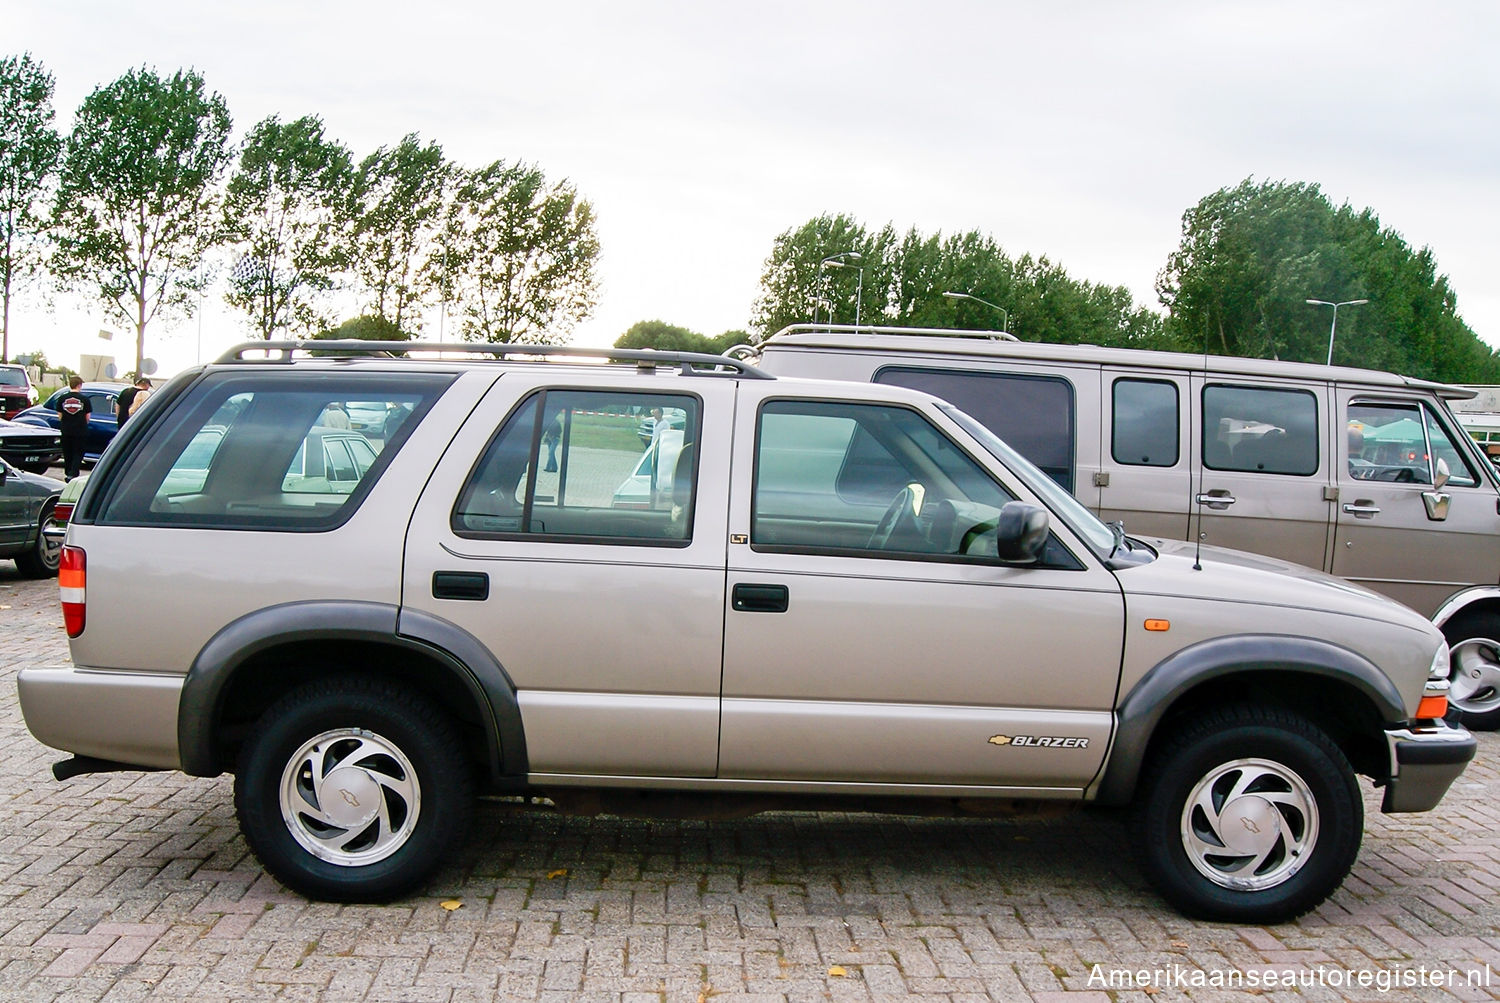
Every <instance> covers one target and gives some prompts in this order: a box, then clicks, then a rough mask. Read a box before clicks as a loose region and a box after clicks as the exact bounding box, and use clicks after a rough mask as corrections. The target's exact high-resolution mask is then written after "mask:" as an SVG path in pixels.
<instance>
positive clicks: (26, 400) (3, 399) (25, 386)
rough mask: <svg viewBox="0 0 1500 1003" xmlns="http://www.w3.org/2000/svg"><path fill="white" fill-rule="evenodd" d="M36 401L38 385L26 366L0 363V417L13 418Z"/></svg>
mask: <svg viewBox="0 0 1500 1003" xmlns="http://www.w3.org/2000/svg"><path fill="white" fill-rule="evenodd" d="M35 403H36V387H34V386H32V385H31V376H30V375H29V374H28V373H27V372H26V367H25V366H16V365H10V364H8V363H7V364H5V365H0V418H12V417H14V416H15V415H16V414H17V413H18V412H20V411H22V410H24V409H25V408H28V407H31V405H33V404H35Z"/></svg>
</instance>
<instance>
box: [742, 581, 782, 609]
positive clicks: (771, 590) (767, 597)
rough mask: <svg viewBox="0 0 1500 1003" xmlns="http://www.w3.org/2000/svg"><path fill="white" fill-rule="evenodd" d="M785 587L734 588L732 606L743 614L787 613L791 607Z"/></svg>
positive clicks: (753, 586) (745, 585) (756, 586)
mask: <svg viewBox="0 0 1500 1003" xmlns="http://www.w3.org/2000/svg"><path fill="white" fill-rule="evenodd" d="M789 598H790V597H789V594H788V592H787V588H786V586H785V585H747V584H741V585H736V586H735V587H734V592H733V593H732V595H731V599H730V605H732V606H733V607H734V608H735V609H736V610H738V611H739V612H741V613H785V612H786V611H787V606H788V605H789Z"/></svg>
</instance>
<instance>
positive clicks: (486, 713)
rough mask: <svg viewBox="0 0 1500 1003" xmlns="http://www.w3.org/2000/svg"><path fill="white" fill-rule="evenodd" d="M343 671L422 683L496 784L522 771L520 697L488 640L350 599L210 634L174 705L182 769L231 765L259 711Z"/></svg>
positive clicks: (246, 620) (277, 610)
mask: <svg viewBox="0 0 1500 1003" xmlns="http://www.w3.org/2000/svg"><path fill="white" fill-rule="evenodd" d="M340 673H343V674H355V675H359V674H373V675H378V676H381V677H384V678H388V679H392V680H394V681H396V682H399V683H402V684H404V685H408V686H412V687H414V688H416V689H418V690H420V691H421V692H423V693H425V694H426V695H427V696H428V697H430V698H431V699H433V700H434V701H435V702H436V703H437V704H438V705H439V706H440V707H441V708H443V709H444V710H445V711H447V712H448V713H450V714H452V715H453V717H454V718H455V720H456V721H457V722H458V724H459V726H460V731H461V733H462V734H463V737H464V740H465V747H466V749H467V750H468V753H469V755H470V757H471V758H472V759H473V760H474V761H475V762H476V764H479V765H480V766H481V768H482V770H483V772H484V773H487V774H488V776H489V778H490V782H491V786H493V787H495V788H498V789H503V788H507V787H513V786H517V785H518V784H519V783H521V782H522V781H523V780H524V777H525V775H526V771H527V761H526V743H525V736H524V733H523V730H522V726H521V713H520V704H519V702H518V701H517V699H516V691H515V686H514V684H513V683H512V682H511V680H510V677H509V675H508V674H507V673H506V671H505V668H504V666H502V665H501V664H500V662H499V661H498V660H496V659H495V657H494V656H493V655H492V654H491V653H490V652H489V651H488V649H486V648H485V647H484V646H483V645H482V644H480V643H479V642H478V641H476V640H475V639H474V638H473V637H472V636H471V635H469V634H468V633H467V632H465V631H463V630H461V629H460V628H458V627H456V626H454V625H453V624H451V623H448V622H447V621H445V620H442V619H440V618H438V617H434V616H428V615H425V614H413V613H409V612H408V613H402V612H401V611H400V610H398V608H397V607H395V606H392V605H387V604H383V603H367V602H353V601H314V602H296V603H286V604H282V605H279V606H271V607H268V608H265V609H261V610H257V611H255V612H254V613H250V614H248V615H246V616H244V617H241V618H240V619H238V620H235V621H233V622H232V623H230V624H228V625H226V626H225V627H224V628H223V629H221V630H220V631H219V632H218V633H217V634H215V635H214V636H213V637H212V638H210V639H209V642H208V643H207V644H206V645H204V647H203V649H202V651H200V652H199V653H198V657H197V658H196V659H194V661H193V665H192V667H191V668H190V669H189V671H188V674H187V678H186V679H185V680H184V683H183V689H182V697H181V700H180V702H179V705H178V716H177V733H178V734H177V739H178V748H179V751H180V756H181V760H182V768H183V771H184V772H186V773H188V774H191V775H193V776H217V775H218V774H220V773H223V772H225V771H226V770H227V769H229V768H230V767H231V766H232V765H233V763H234V758H235V755H236V753H237V750H238V748H239V745H240V744H241V742H242V741H243V738H244V735H245V734H246V732H247V730H248V729H249V728H250V727H251V726H252V725H253V723H254V721H255V720H256V718H257V717H258V716H259V714H260V713H261V712H263V711H264V710H265V709H266V708H268V707H270V706H271V705H272V704H273V703H275V702H276V700H278V699H279V698H280V697H281V696H282V695H284V694H285V693H287V692H288V691H289V690H291V689H293V688H295V687H297V686H299V685H301V684H303V683H305V682H307V681H309V680H311V679H314V678H317V677H319V676H320V675H334V674H340Z"/></svg>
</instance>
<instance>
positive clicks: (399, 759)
mask: <svg viewBox="0 0 1500 1003" xmlns="http://www.w3.org/2000/svg"><path fill="white" fill-rule="evenodd" d="M314 761H317V762H318V763H320V764H321V765H320V768H319V770H314V769H313V762H314ZM315 773H318V774H319V775H320V776H321V778H322V779H321V784H320V781H319V780H317V779H315V777H314V774H315ZM319 786H323V787H325V788H328V787H331V788H332V790H333V791H336V792H337V793H338V795H339V799H338V800H337V801H336V800H334V799H333V798H332V797H331V796H325V797H324V798H323V801H324V802H326V803H325V804H321V805H320V804H319V800H318V797H317V795H318V793H319V791H318V790H317V788H318V787H319ZM284 788H285V790H284ZM322 793H324V794H325V795H331V793H332V791H329V790H326V789H325V790H324V791H322ZM284 795H285V797H286V799H287V800H286V802H285V803H286V804H287V805H289V807H287V808H285V809H284V808H283V804H284V802H283V796H284ZM367 795H368V796H367ZM234 803H235V810H236V812H237V813H238V815H239V820H240V829H241V831H243V832H244V834H245V839H246V841H247V842H248V843H249V844H250V848H251V849H252V850H253V851H254V852H255V855H256V856H257V857H259V858H260V861H261V863H262V864H264V865H265V868H266V870H268V871H270V872H271V874H273V875H275V877H276V878H277V879H278V880H280V881H281V883H282V884H284V885H286V886H287V887H288V888H291V889H294V890H296V891H299V892H301V893H302V894H304V895H307V896H308V897H310V898H317V899H327V900H331V901H337V902H350V901H359V902H383V901H388V900H390V899H393V898H396V897H397V896H400V895H402V894H404V893H406V892H408V891H410V890H411V889H413V888H415V887H416V886H417V885H419V884H421V882H422V881H423V880H424V879H426V878H427V877H428V876H429V875H430V874H431V873H432V872H433V871H434V870H435V869H436V868H437V867H438V866H439V865H441V864H442V863H443V862H444V861H445V860H446V859H447V856H448V851H449V849H450V848H451V847H452V846H453V844H454V843H455V841H456V840H458V839H459V837H461V836H462V835H463V833H464V832H465V830H467V828H468V825H469V820H470V818H471V817H472V815H473V811H474V786H473V780H472V778H471V775H470V771H469V763H468V761H467V760H466V759H465V757H464V755H463V751H462V748H461V746H460V744H459V741H458V736H457V732H456V730H455V728H454V726H453V723H452V721H451V720H450V719H449V718H448V717H447V716H446V715H445V714H443V713H442V712H441V711H440V710H438V709H437V708H436V707H435V706H433V705H432V704H431V703H430V702H429V701H427V700H426V699H424V698H422V697H421V696H420V695H418V694H416V693H414V692H411V691H410V690H407V689H406V688H404V687H401V686H397V685H394V684H391V683H386V682H382V681H378V680H369V679H360V678H353V677H339V678H334V679H328V680H321V681H318V682H314V683H310V684H308V685H306V686H303V687H300V688H299V689H297V690H294V691H293V692H292V693H290V694H288V695H287V696H286V697H284V698H282V699H281V700H280V701H278V702H277V703H276V704H275V705H273V706H272V707H271V708H270V709H269V710H267V711H266V712H265V714H264V715H262V717H261V719H260V721H259V722H258V723H257V724H256V726H255V727H254V728H253V729H252V730H251V734H250V737H249V738H248V739H247V740H246V742H245V746H244V748H243V749H242V750H241V752H240V759H239V764H238V769H237V772H236V776H235V781H234ZM319 815H321V816H322V817H321V818H319ZM342 839H347V842H346V843H344V845H343V846H342V847H340V846H339V845H338V843H339V841H340V840H342ZM314 848H316V850H317V851H319V852H315V849H314ZM320 854H321V855H320Z"/></svg>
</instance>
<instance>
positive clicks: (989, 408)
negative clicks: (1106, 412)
mask: <svg viewBox="0 0 1500 1003" xmlns="http://www.w3.org/2000/svg"><path fill="white" fill-rule="evenodd" d="M875 382H876V383H890V384H894V385H895V386H901V387H910V388H911V389H913V390H921V391H923V392H924V393H929V394H932V395H933V396H934V397H941V398H943V400H945V401H947V402H948V403H950V404H953V405H955V406H956V407H958V408H959V409H960V410H962V411H965V412H967V413H968V414H970V415H972V416H973V417H975V418H977V419H978V420H979V423H980V424H982V425H984V426H985V427H986V428H988V429H989V430H990V431H992V432H994V433H995V434H996V435H998V436H1000V438H1002V439H1004V440H1005V441H1006V442H1007V443H1009V444H1010V445H1011V447H1012V448H1013V449H1015V450H1016V452H1018V453H1020V454H1021V455H1022V456H1024V457H1026V458H1027V459H1028V460H1030V461H1031V462H1032V463H1034V464H1036V465H1037V466H1038V467H1040V468H1041V469H1042V470H1043V471H1044V472H1045V473H1046V474H1047V476H1048V477H1051V478H1052V479H1053V480H1054V481H1056V482H1057V483H1059V484H1061V485H1062V486H1063V487H1065V488H1067V489H1068V490H1069V491H1072V490H1073V478H1074V470H1073V463H1074V456H1073V454H1074V442H1075V441H1076V436H1075V427H1076V425H1077V407H1076V405H1075V403H1074V395H1073V385H1072V384H1071V383H1069V382H1068V381H1067V380H1065V379H1063V378H1062V377H1060V376H1028V375H1024V374H1017V373H985V372H976V371H973V370H957V369H906V368H901V367H891V368H887V369H882V370H881V371H880V372H878V373H876V374H875Z"/></svg>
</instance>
